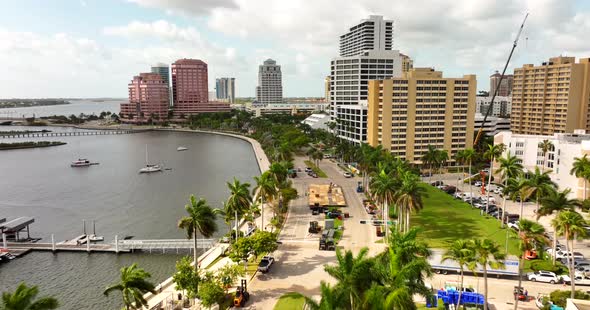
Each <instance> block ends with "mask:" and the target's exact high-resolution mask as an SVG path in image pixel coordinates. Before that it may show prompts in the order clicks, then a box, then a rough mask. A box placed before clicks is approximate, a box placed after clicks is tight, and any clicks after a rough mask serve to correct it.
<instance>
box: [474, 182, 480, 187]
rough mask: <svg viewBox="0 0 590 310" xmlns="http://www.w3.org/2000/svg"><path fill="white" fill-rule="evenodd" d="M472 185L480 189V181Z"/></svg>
mask: <svg viewBox="0 0 590 310" xmlns="http://www.w3.org/2000/svg"><path fill="white" fill-rule="evenodd" d="M473 185H474V186H475V187H480V186H481V181H475V183H473Z"/></svg>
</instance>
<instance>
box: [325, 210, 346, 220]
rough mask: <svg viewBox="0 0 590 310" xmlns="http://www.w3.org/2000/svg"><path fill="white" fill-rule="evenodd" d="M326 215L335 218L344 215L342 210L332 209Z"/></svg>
mask: <svg viewBox="0 0 590 310" xmlns="http://www.w3.org/2000/svg"><path fill="white" fill-rule="evenodd" d="M326 216H327V217H328V218H330V219H335V218H338V217H341V216H342V212H340V211H330V212H328V213H327V214H326Z"/></svg>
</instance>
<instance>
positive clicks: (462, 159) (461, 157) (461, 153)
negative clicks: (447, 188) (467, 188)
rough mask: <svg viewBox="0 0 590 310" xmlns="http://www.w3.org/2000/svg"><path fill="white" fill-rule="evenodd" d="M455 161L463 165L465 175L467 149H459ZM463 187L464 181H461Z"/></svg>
mask: <svg viewBox="0 0 590 310" xmlns="http://www.w3.org/2000/svg"><path fill="white" fill-rule="evenodd" d="M455 162H456V163H457V164H458V165H459V164H460V165H461V175H462V176H463V177H464V176H465V166H464V164H465V150H459V151H457V153H455ZM461 189H463V182H461Z"/></svg>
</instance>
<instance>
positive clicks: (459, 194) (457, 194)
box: [453, 191, 463, 199]
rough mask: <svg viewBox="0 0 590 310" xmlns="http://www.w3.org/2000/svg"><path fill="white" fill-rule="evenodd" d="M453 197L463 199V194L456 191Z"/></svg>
mask: <svg viewBox="0 0 590 310" xmlns="http://www.w3.org/2000/svg"><path fill="white" fill-rule="evenodd" d="M453 197H455V198H456V199H463V192H460V191H456V192H455V194H454V195H453Z"/></svg>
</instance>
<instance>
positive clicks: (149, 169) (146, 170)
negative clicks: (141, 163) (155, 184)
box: [139, 144, 162, 173]
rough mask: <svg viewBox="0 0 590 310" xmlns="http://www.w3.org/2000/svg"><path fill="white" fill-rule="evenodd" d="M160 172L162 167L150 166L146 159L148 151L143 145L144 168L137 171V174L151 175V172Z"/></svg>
mask: <svg viewBox="0 0 590 310" xmlns="http://www.w3.org/2000/svg"><path fill="white" fill-rule="evenodd" d="M160 171H162V167H161V166H160V165H157V164H156V165H152V164H150V162H149V159H148V149H147V144H146V145H145V167H143V168H141V169H139V173H152V172H160Z"/></svg>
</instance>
